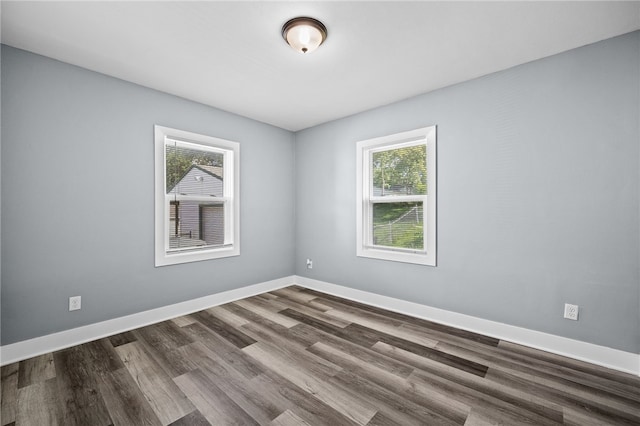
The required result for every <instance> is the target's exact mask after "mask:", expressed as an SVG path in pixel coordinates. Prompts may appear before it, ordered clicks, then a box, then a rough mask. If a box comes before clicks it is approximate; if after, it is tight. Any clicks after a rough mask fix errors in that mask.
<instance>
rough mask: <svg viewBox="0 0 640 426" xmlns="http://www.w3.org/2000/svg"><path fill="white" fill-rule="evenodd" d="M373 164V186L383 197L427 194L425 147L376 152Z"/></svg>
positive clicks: (418, 146)
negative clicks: (390, 194) (391, 194)
mask: <svg viewBox="0 0 640 426" xmlns="http://www.w3.org/2000/svg"><path fill="white" fill-rule="evenodd" d="M372 163H373V164H372V170H373V186H374V188H380V189H381V192H382V193H381V195H387V194H388V193H389V192H392V193H395V194H407V195H410V194H426V193H427V149H426V146H425V145H417V146H411V147H406V148H398V149H391V150H387V151H380V152H375V153H374V154H373V156H372Z"/></svg>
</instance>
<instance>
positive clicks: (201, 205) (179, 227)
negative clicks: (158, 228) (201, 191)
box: [168, 200, 224, 250]
mask: <svg viewBox="0 0 640 426" xmlns="http://www.w3.org/2000/svg"><path fill="white" fill-rule="evenodd" d="M168 202H169V203H170V205H169V224H168V226H169V250H178V249H185V248H202V247H210V246H220V245H223V244H224V204H222V203H217V204H213V203H207V202H201V201H191V200H181V201H168Z"/></svg>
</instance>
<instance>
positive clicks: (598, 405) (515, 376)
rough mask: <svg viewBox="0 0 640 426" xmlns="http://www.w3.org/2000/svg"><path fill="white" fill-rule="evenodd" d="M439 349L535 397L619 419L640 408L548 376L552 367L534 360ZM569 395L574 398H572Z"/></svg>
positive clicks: (612, 395)
mask: <svg viewBox="0 0 640 426" xmlns="http://www.w3.org/2000/svg"><path fill="white" fill-rule="evenodd" d="M438 348H439V349H441V350H443V351H446V352H448V353H453V354H456V355H458V356H461V357H464V358H467V359H474V360H480V361H482V362H485V363H486V364H487V365H488V366H489V367H490V371H492V373H491V375H490V376H489V377H487V379H488V380H492V381H498V382H500V383H503V385H505V386H520V387H522V388H523V389H525V390H526V392H529V393H532V392H533V391H534V390H535V391H536V393H535V394H536V395H542V396H541V397H542V398H551V399H554V400H558V399H562V400H563V401H565V403H566V404H568V405H569V406H570V407H572V406H575V405H576V404H577V405H578V406H582V407H583V408H584V409H587V410H593V411H594V412H597V411H601V410H603V409H604V410H605V411H607V410H608V411H610V412H611V413H612V415H616V416H618V414H614V413H620V412H622V413H628V414H631V413H633V412H634V411H635V410H634V409H633V407H635V406H637V405H638V404H637V402H636V401H634V400H630V399H628V398H626V397H622V396H619V395H616V394H615V393H611V392H606V391H604V392H603V391H602V390H600V389H598V388H597V387H594V386H593V384H591V385H590V386H589V385H584V384H582V383H577V382H574V381H571V380H567V379H566V378H564V377H563V376H562V375H561V374H558V373H556V374H551V373H548V372H546V370H548V368H546V367H544V366H539V365H536V362H535V360H534V359H532V360H531V362H530V363H529V364H527V363H526V360H525V359H519V360H517V362H514V361H510V358H503V357H500V356H499V354H498V355H497V356H493V355H492V354H487V353H484V352H482V351H474V352H472V351H468V350H466V349H462V348H459V347H456V346H453V345H449V344H439V345H438ZM487 374H488V373H487ZM502 379H504V380H502ZM507 383H508V385H507ZM638 385H639V386H640V379H639V380H638ZM568 395H570V396H571V397H568ZM603 407H608V408H603ZM629 407H632V408H629ZM623 416H624V414H623Z"/></svg>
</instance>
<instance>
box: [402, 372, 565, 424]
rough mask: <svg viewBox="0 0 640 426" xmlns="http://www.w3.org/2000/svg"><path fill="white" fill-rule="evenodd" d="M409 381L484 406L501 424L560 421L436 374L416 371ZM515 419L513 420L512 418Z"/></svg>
mask: <svg viewBox="0 0 640 426" xmlns="http://www.w3.org/2000/svg"><path fill="white" fill-rule="evenodd" d="M408 380H409V382H410V383H416V384H421V385H423V386H425V387H428V388H431V389H434V390H435V391H437V392H438V393H441V394H444V395H447V396H448V397H449V398H450V399H453V400H457V401H460V402H462V403H464V404H466V405H469V406H471V407H474V408H475V407H484V408H488V409H489V410H491V412H492V413H494V414H495V415H496V416H497V417H496V418H498V419H500V423H501V424H532V425H559V424H562V423H561V422H558V421H555V420H552V419H549V418H548V417H545V416H541V415H539V414H537V413H534V412H532V411H528V410H526V409H524V408H523V407H522V406H521V405H520V404H512V403H511V402H508V401H503V400H501V399H499V398H496V397H494V396H492V395H489V394H485V393H482V392H479V391H477V390H475V389H472V388H468V387H466V386H464V385H460V384H458V383H456V382H453V381H450V380H447V379H443V378H441V377H439V376H437V375H434V374H429V373H426V372H423V371H416V372H414V373H413V374H412V375H411V376H410V377H409V379H408ZM514 419H515V420H514Z"/></svg>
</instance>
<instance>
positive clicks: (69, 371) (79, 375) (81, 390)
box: [52, 342, 113, 426]
mask: <svg viewBox="0 0 640 426" xmlns="http://www.w3.org/2000/svg"><path fill="white" fill-rule="evenodd" d="M92 343H93V342H92ZM86 345H87V344H84V345H79V346H74V347H72V348H69V349H64V350H62V351H58V352H54V353H53V360H54V362H55V366H56V377H55V379H52V380H55V381H56V385H57V394H58V398H59V399H60V401H61V404H62V417H63V421H62V424H64V425H65V426H66V425H70V426H76V425H77V426H85V425H88V424H90V425H96V426H108V425H111V424H112V423H113V422H112V420H111V416H110V415H109V412H108V410H107V407H106V406H105V403H104V400H103V398H102V395H101V394H100V393H99V392H98V384H97V379H96V375H97V374H101V373H104V372H106V371H109V364H110V363H109V362H108V358H109V357H108V356H99V355H98V354H96V353H95V352H94V351H90V350H87V346H86ZM91 346H92V347H93V349H97V348H98V346H97V345H95V344H94V345H91ZM100 347H105V346H102V345H100ZM92 352H94V353H93V354H92ZM92 355H93V356H92ZM94 360H97V361H98V362H95V363H94V362H93V361H94Z"/></svg>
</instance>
